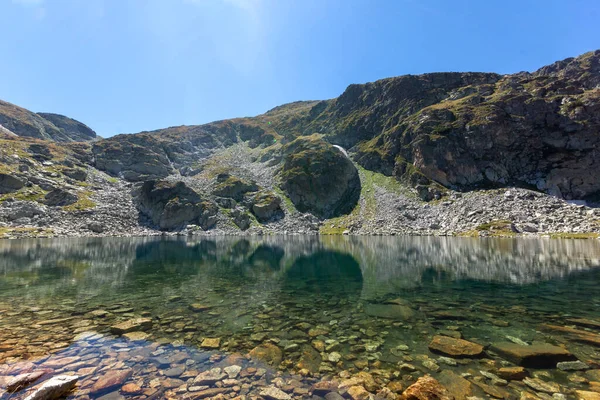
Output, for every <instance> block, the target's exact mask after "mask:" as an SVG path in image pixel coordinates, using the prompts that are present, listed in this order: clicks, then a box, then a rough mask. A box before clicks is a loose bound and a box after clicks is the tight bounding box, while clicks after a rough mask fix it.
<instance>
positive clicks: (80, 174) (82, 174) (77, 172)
mask: <svg viewBox="0 0 600 400" xmlns="http://www.w3.org/2000/svg"><path fill="white" fill-rule="evenodd" d="M62 173H63V174H64V175H65V176H68V177H69V178H71V179H75V180H76V181H81V182H83V181H85V180H86V179H87V171H84V170H82V169H79V168H69V169H65V170H63V171H62Z"/></svg>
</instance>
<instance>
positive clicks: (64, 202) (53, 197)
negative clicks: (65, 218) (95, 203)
mask: <svg viewBox="0 0 600 400" xmlns="http://www.w3.org/2000/svg"><path fill="white" fill-rule="evenodd" d="M77 200H78V197H77V195H76V194H74V193H71V192H69V191H68V190H64V189H60V188H57V189H54V190H52V191H51V192H49V193H48V194H47V195H46V197H45V198H44V203H45V204H46V205H47V206H56V207H59V206H68V205H71V204H73V203H76V202H77Z"/></svg>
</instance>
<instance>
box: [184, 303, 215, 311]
mask: <svg viewBox="0 0 600 400" xmlns="http://www.w3.org/2000/svg"><path fill="white" fill-rule="evenodd" d="M189 308H190V310H192V311H195V312H201V311H206V310H210V306H205V305H204V304H198V303H194V304H190V307H189Z"/></svg>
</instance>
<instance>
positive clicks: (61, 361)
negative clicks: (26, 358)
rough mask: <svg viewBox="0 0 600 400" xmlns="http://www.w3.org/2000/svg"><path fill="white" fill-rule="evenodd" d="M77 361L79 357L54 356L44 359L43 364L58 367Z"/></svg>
mask: <svg viewBox="0 0 600 400" xmlns="http://www.w3.org/2000/svg"><path fill="white" fill-rule="evenodd" d="M77 361H79V357H62V358H55V359H49V360H47V361H45V362H44V364H43V366H44V367H48V368H52V369H59V368H62V367H64V366H66V365H69V364H73V363H75V362H77Z"/></svg>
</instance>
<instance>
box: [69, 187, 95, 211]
mask: <svg viewBox="0 0 600 400" xmlns="http://www.w3.org/2000/svg"><path fill="white" fill-rule="evenodd" d="M92 193H93V192H92V191H90V190H84V191H81V192H78V193H77V197H78V200H77V201H76V202H75V203H73V204H70V205H68V206H64V207H63V210H65V211H69V212H73V211H83V210H89V209H91V208H94V207H96V203H95V202H94V201H93V200H92V199H90V196H91V195H92Z"/></svg>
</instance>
